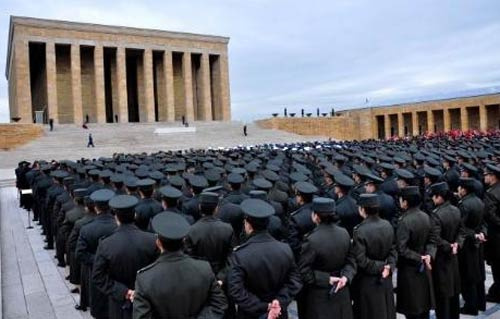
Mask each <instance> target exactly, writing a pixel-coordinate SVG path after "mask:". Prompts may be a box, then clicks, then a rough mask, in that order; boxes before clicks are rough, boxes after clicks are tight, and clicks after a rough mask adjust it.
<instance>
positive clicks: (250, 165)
mask: <svg viewBox="0 0 500 319" xmlns="http://www.w3.org/2000/svg"><path fill="white" fill-rule="evenodd" d="M245 169H246V170H247V172H250V173H257V170H258V169H259V165H257V164H253V163H248V164H247V165H245Z"/></svg>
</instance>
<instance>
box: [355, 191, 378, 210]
mask: <svg viewBox="0 0 500 319" xmlns="http://www.w3.org/2000/svg"><path fill="white" fill-rule="evenodd" d="M357 204H358V206H361V207H379V206H380V198H379V196H378V195H377V194H368V193H366V194H361V195H359V198H358V201H357Z"/></svg>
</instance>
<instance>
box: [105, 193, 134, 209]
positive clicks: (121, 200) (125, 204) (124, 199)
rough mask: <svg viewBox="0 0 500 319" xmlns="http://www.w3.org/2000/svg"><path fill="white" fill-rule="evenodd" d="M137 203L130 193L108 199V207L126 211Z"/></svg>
mask: <svg viewBox="0 0 500 319" xmlns="http://www.w3.org/2000/svg"><path fill="white" fill-rule="evenodd" d="M138 203H139V200H138V199H137V197H135V196H131V195H118V196H115V197H113V198H111V200H110V201H109V207H111V208H112V209H116V210H119V211H120V210H121V211H126V210H130V209H132V208H134V207H135V205H137V204H138Z"/></svg>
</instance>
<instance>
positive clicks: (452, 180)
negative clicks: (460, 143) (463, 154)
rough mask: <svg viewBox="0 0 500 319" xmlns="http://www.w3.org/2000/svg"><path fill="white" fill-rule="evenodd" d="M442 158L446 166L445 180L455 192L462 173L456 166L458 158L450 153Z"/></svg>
mask: <svg viewBox="0 0 500 319" xmlns="http://www.w3.org/2000/svg"><path fill="white" fill-rule="evenodd" d="M442 160H443V167H444V180H445V181H446V182H447V183H448V186H450V189H451V190H452V191H453V192H454V191H455V190H456V189H457V187H458V182H459V178H460V173H459V172H458V170H457V168H456V166H455V163H456V162H457V160H456V159H455V158H453V157H451V156H450V155H445V156H443V159H442Z"/></svg>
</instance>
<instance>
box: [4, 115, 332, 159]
mask: <svg viewBox="0 0 500 319" xmlns="http://www.w3.org/2000/svg"><path fill="white" fill-rule="evenodd" d="M190 124H191V126H194V127H196V133H176V134H165V135H158V134H154V131H155V129H156V128H165V127H180V126H181V124H180V123H178V122H175V123H117V124H114V123H113V124H89V129H83V128H82V127H81V126H76V125H73V124H64V125H62V124H61V125H55V127H54V131H52V132H50V131H49V130H48V127H46V128H45V130H44V133H43V136H42V137H40V138H38V139H36V140H34V141H32V142H30V143H28V144H26V145H23V146H21V147H19V148H17V149H15V150H12V151H0V168H14V167H16V166H17V163H18V162H19V161H21V160H28V161H33V160H35V159H45V160H51V159H57V160H61V159H71V160H76V159H79V158H81V157H86V158H97V157H100V156H111V155H112V154H113V153H117V152H124V153H138V152H147V153H150V152H155V151H159V150H178V149H189V148H209V147H212V148H217V147H233V146H238V145H255V144H263V143H285V142H295V141H306V140H317V139H323V138H321V137H314V136H307V137H306V136H300V135H296V134H292V133H287V132H283V131H276V130H270V129H263V128H260V127H258V126H257V125H254V124H247V127H248V136H247V137H245V136H243V125H244V124H243V123H241V122H236V121H233V122H194V123H190ZM89 133H92V136H93V139H94V144H95V148H92V147H91V148H87V139H88V134H89Z"/></svg>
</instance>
